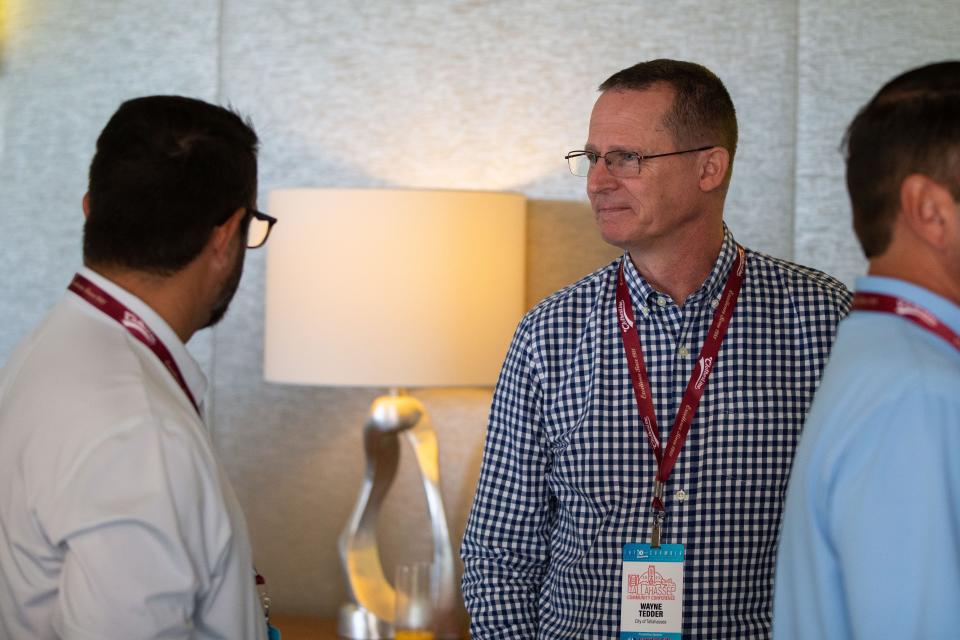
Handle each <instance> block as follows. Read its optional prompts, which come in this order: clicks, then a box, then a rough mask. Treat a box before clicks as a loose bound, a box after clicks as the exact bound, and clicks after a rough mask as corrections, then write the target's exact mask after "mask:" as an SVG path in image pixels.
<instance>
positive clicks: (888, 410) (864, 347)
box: [773, 61, 960, 640]
mask: <svg viewBox="0 0 960 640" xmlns="http://www.w3.org/2000/svg"><path fill="white" fill-rule="evenodd" d="M845 142H846V150H847V186H848V189H849V191H850V199H851V203H852V205H853V219H854V228H855V230H856V233H857V236H858V238H859V240H860V243H861V246H862V247H863V250H864V253H865V254H866V256H867V258H868V259H869V260H870V269H869V276H867V277H864V278H860V279H859V280H858V281H857V296H856V297H855V299H854V311H853V313H852V314H851V315H850V316H849V317H848V318H847V319H846V320H844V321H843V322H842V323H841V324H840V330H839V333H838V337H837V341H836V343H835V345H834V348H833V351H832V353H831V356H830V362H829V364H828V365H827V368H826V370H825V371H824V374H823V379H822V381H821V385H820V388H819V390H818V391H817V394H816V396H815V399H814V402H813V405H812V407H811V410H810V414H809V416H808V418H807V422H806V426H805V428H804V431H803V435H802V437H801V440H800V445H799V448H798V450H797V454H796V458H795V460H794V466H793V471H792V475H791V478H790V484H789V488H788V492H787V501H786V510H785V513H784V519H783V529H782V533H781V538H780V548H779V553H778V558H777V574H776V587H775V595H774V616H773V631H774V634H773V635H774V638H775V639H777V640H790V639H792V638H798V639H799V638H925V639H929V638H956V637H957V635H958V634H960V337H958V334H960V306H958V304H960V203H958V198H960V61H951V62H942V63H937V64H932V65H928V66H925V67H921V68H918V69H914V70H911V71H908V72H906V73H904V74H903V75H901V76H899V77H897V78H895V79H893V80H892V81H890V82H889V83H888V84H886V85H885V86H884V87H883V88H882V89H881V90H880V91H879V92H878V93H877V95H876V96H875V97H874V98H873V99H872V100H871V101H870V102H869V103H868V104H867V105H866V106H865V107H864V108H863V109H861V111H860V113H859V114H858V115H857V117H856V118H855V119H854V121H853V123H852V124H851V125H850V128H849V130H848V131H847V136H846V141H845Z"/></svg>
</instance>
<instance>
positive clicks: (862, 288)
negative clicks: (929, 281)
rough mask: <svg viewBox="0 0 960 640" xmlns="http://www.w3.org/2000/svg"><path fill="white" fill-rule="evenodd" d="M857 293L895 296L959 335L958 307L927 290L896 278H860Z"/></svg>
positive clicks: (959, 308)
mask: <svg viewBox="0 0 960 640" xmlns="http://www.w3.org/2000/svg"><path fill="white" fill-rule="evenodd" d="M857 292H869V293H880V294H884V295H888V296H896V297H897V298H902V299H903V300H906V301H907V302H912V303H913V304H915V305H918V306H920V307H923V308H924V309H926V310H927V311H929V312H930V313H932V314H933V315H935V316H937V319H939V320H940V322H942V323H944V324H945V325H947V326H948V327H950V329H952V330H953V331H954V333H960V307H958V306H957V305H956V304H954V303H953V302H951V301H949V300H947V299H946V298H944V297H943V296H940V295H938V294H936V293H934V292H932V291H930V290H929V289H924V288H923V287H921V286H918V285H915V284H911V283H909V282H907V281H905V280H898V279H897V278H885V277H881V276H862V277H860V278H857Z"/></svg>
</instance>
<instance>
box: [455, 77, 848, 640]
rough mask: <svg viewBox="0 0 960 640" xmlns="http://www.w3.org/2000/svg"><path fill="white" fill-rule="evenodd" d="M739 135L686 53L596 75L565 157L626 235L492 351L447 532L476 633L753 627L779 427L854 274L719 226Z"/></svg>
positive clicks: (613, 237) (763, 621) (758, 616)
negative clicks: (764, 246)
mask: <svg viewBox="0 0 960 640" xmlns="http://www.w3.org/2000/svg"><path fill="white" fill-rule="evenodd" d="M736 144H737V123H736V116H735V112H734V107H733V102H732V101H731V99H730V96H729V94H728V93H727V91H726V89H725V88H724V86H723V84H722V83H721V82H720V80H719V79H718V78H717V77H716V76H715V75H714V74H713V73H711V72H710V71H708V70H707V69H705V68H704V67H702V66H700V65H696V64H692V63H688V62H678V61H674V60H654V61H651V62H645V63H641V64H638V65H636V66H634V67H631V68H629V69H625V70H624V71H621V72H620V73H617V74H615V75H614V76H612V77H611V78H610V79H609V80H607V81H606V82H604V83H603V84H602V85H601V94H600V97H599V98H598V99H597V102H596V105H595V106H594V108H593V113H592V115H591V118H590V128H589V134H588V137H587V144H586V146H585V148H584V149H583V150H578V151H571V152H570V153H568V154H567V159H568V161H569V164H570V170H571V171H572V172H573V173H574V174H575V175H578V176H583V177H586V178H587V194H588V196H589V198H590V202H591V204H592V206H593V210H594V214H595V217H596V222H597V225H598V227H599V229H600V233H601V235H602V236H603V238H604V239H605V240H606V241H607V242H609V243H611V244H613V245H615V246H617V247H621V248H622V249H623V250H624V255H623V257H622V258H621V259H618V260H616V261H614V262H613V263H612V264H610V265H608V266H606V267H604V268H602V269H600V270H598V271H597V272H595V273H593V274H591V275H589V276H587V277H586V278H584V279H583V280H581V281H580V282H578V283H576V284H574V285H571V286H569V287H567V288H565V289H563V290H561V291H559V292H557V293H556V294H554V295H552V296H550V297H549V298H547V299H546V300H544V301H543V302H541V303H540V304H539V305H537V307H535V308H534V309H533V310H532V311H531V312H530V313H528V314H527V316H526V317H525V318H524V319H523V320H522V321H521V323H520V326H519V328H518V329H517V333H516V335H515V337H514V340H513V344H512V345H511V347H510V351H509V353H508V354H507V359H506V362H505V364H504V367H503V371H502V373H501V377H500V381H499V383H498V385H497V389H496V392H495V395H494V401H493V407H492V410H491V413H490V423H489V429H488V433H487V442H486V448H485V451H484V459H483V464H482V469H481V475H480V481H479V486H478V489H477V494H476V497H475V500H474V504H473V509H472V512H471V515H470V519H469V522H468V524H467V530H466V533H465V536H464V540H463V548H462V556H463V559H464V563H465V573H464V579H463V593H464V597H465V600H466V603H467V607H468V609H469V611H470V613H471V616H472V631H473V637H474V638H476V639H477V640H485V639H489V638H510V639H511V640H517V639H522V638H549V639H551V640H553V639H556V638H570V639H574V638H575V639H577V640H581V639H585V638H606V639H609V638H615V637H620V638H638V637H671V638H672V637H679V634H680V633H681V632H682V634H683V637H684V638H685V639H688V638H704V639H710V640H717V639H720V638H731V639H734V638H735V639H737V640H743V639H744V638H765V637H768V636H769V633H770V610H771V598H772V586H773V566H774V550H775V547H776V539H777V527H778V525H779V522H780V512H781V503H782V499H783V494H784V491H785V488H786V480H787V474H788V471H789V468H790V462H791V460H792V456H793V448H794V445H795V443H796V441H797V439H798V437H799V433H800V426H801V424H802V421H803V417H804V414H805V412H806V409H807V405H808V403H809V401H810V399H811V398H812V396H813V392H814V389H815V388H816V386H817V383H818V381H819V378H820V370H821V368H822V366H823V364H824V363H825V361H826V358H827V353H828V351H829V349H830V345H831V343H832V342H833V337H834V331H835V326H836V324H837V322H838V321H839V320H840V318H841V317H842V316H843V315H844V314H845V313H846V311H847V308H848V305H849V292H847V291H846V289H845V288H844V287H843V285H841V284H840V283H839V282H837V281H836V280H834V279H832V278H830V277H828V276H826V275H824V274H822V273H819V272H817V271H814V270H812V269H807V268H805V267H801V266H797V265H794V264H791V263H788V262H784V261H782V260H777V259H774V258H771V257H769V256H766V255H763V254H760V253H757V252H755V251H750V250H746V249H743V248H742V247H740V246H739V245H738V244H737V243H736V242H735V241H734V239H733V236H732V235H731V233H730V231H729V230H728V229H727V228H726V226H725V225H724V222H723V208H724V200H725V197H726V193H727V187H728V185H729V180H730V167H731V165H732V161H733V155H734V152H735V150H736ZM668 434H669V442H667V441H666V438H667V435H668ZM642 634H653V635H642ZM671 634H677V635H671Z"/></svg>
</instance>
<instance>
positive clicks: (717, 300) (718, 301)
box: [710, 298, 720, 309]
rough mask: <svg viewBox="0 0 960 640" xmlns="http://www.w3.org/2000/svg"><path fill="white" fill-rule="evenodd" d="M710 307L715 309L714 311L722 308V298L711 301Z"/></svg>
mask: <svg viewBox="0 0 960 640" xmlns="http://www.w3.org/2000/svg"><path fill="white" fill-rule="evenodd" d="M710 306H711V307H713V308H714V309H716V308H717V307H719V306H720V298H714V299H713V300H711V301H710Z"/></svg>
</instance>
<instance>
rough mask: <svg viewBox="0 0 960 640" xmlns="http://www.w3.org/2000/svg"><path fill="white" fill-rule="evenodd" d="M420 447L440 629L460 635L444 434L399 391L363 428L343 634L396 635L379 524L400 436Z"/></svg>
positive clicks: (346, 535) (348, 531)
mask: <svg viewBox="0 0 960 640" xmlns="http://www.w3.org/2000/svg"><path fill="white" fill-rule="evenodd" d="M401 435H402V436H404V437H405V438H406V440H407V441H408V442H409V443H410V445H411V447H412V448H413V452H414V456H415V457H416V460H417V465H418V467H419V470H420V480H421V482H422V483H423V490H424V493H425V495H426V499H427V512H428V514H429V516H430V530H431V537H432V538H433V570H434V576H433V578H434V580H433V589H434V596H435V601H434V634H435V637H436V638H437V640H444V639H446V638H459V637H460V633H459V621H458V616H457V612H456V608H457V606H456V603H457V594H458V590H457V588H456V583H455V581H454V567H453V549H452V545H451V544H450V533H449V531H448V529H447V519H446V516H445V514H444V508H443V500H442V499H441V497H440V469H439V464H440V463H439V457H438V453H437V435H436V433H435V432H434V430H433V427H432V426H431V424H430V421H429V419H427V418H426V409H425V408H424V407H423V405H422V404H421V403H420V402H419V401H418V400H416V399H415V398H412V397H411V396H409V395H407V394H406V392H404V391H403V390H399V389H391V393H390V395H388V396H381V397H379V398H377V399H376V400H375V401H374V403H373V406H371V408H370V416H369V418H368V419H367V423H366V425H365V426H364V430H363V441H364V452H365V454H366V470H365V472H364V479H363V486H362V487H361V489H360V496H359V497H358V499H357V503H356V506H355V507H354V510H353V514H352V515H351V517H350V520H349V522H348V523H347V527H346V528H345V529H344V531H343V533H342V534H341V536H340V544H339V546H340V560H341V562H342V563H343V569H344V573H345V574H346V579H347V587H348V589H349V592H350V596H351V602H349V603H347V604H346V605H344V606H343V607H342V608H341V610H340V617H339V621H338V633H339V634H340V635H341V636H342V637H345V638H351V639H354V640H380V639H381V638H393V618H394V604H395V602H396V592H395V591H394V588H393V585H392V584H390V581H389V580H388V579H387V578H386V576H385V575H384V574H383V566H382V565H381V563H380V552H379V548H378V545H377V539H376V529H377V517H378V515H379V512H380V507H381V505H382V504H383V500H384V498H385V497H386V495H387V491H388V489H389V488H390V485H391V484H392V482H393V477H394V474H395V473H396V471H397V462H398V460H399V456H400V436H401Z"/></svg>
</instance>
